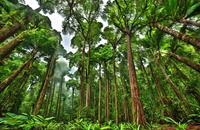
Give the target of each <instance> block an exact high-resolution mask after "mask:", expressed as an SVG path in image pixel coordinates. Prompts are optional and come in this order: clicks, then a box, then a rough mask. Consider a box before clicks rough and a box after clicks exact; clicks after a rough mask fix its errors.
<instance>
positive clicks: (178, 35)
mask: <svg viewBox="0 0 200 130" xmlns="http://www.w3.org/2000/svg"><path fill="white" fill-rule="evenodd" d="M153 26H154V27H156V28H158V29H159V30H161V31H163V32H165V33H167V34H169V35H171V36H173V37H175V38H177V39H179V40H182V41H184V42H187V43H189V44H191V45H192V46H195V47H197V48H199V49H200V39H198V38H193V37H191V36H189V35H187V34H184V33H181V32H178V31H175V30H173V29H171V28H168V27H167V26H164V25H161V24H160V23H156V22H155V23H154V24H153Z"/></svg>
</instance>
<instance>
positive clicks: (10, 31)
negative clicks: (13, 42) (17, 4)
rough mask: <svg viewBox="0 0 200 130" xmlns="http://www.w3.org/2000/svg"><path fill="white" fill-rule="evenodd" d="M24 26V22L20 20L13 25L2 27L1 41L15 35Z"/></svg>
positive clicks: (0, 30)
mask: <svg viewBox="0 0 200 130" xmlns="http://www.w3.org/2000/svg"><path fill="white" fill-rule="evenodd" d="M21 28H22V24H21V23H20V22H16V23H15V24H13V26H11V27H7V26H5V27H3V28H1V29H0V42H3V41H5V40H6V39H7V38H9V37H10V36H13V35H14V34H15V33H16V32H17V31H18V30H20V29H21Z"/></svg>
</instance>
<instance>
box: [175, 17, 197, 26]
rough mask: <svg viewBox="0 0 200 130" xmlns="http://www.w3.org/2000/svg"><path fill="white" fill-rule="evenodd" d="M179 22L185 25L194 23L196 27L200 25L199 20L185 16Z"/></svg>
mask: <svg viewBox="0 0 200 130" xmlns="http://www.w3.org/2000/svg"><path fill="white" fill-rule="evenodd" d="M178 22H180V23H183V24H185V25H193V26H196V27H200V23H199V22H195V21H192V20H188V19H184V18H183V19H180V20H179V21H178Z"/></svg>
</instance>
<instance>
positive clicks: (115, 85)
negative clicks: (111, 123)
mask: <svg viewBox="0 0 200 130" xmlns="http://www.w3.org/2000/svg"><path fill="white" fill-rule="evenodd" d="M112 62H113V80H114V91H115V123H116V124H118V123H119V113H118V95H117V94H118V85H117V77H116V65H115V47H114V48H113V61H112Z"/></svg>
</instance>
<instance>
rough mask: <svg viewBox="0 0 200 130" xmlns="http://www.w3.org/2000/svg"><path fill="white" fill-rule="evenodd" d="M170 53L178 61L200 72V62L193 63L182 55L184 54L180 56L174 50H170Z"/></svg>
mask: <svg viewBox="0 0 200 130" xmlns="http://www.w3.org/2000/svg"><path fill="white" fill-rule="evenodd" d="M169 55H170V56H172V57H173V58H175V59H176V60H177V61H179V62H181V63H183V64H185V65H187V66H189V67H190V68H192V69H194V70H196V71H197V72H199V73H200V64H196V63H193V62H192V61H190V60H189V59H187V58H185V57H182V56H179V55H177V54H175V53H172V52H170V53H169Z"/></svg>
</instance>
